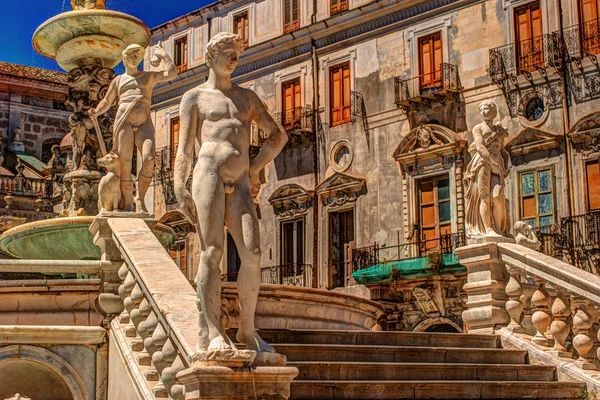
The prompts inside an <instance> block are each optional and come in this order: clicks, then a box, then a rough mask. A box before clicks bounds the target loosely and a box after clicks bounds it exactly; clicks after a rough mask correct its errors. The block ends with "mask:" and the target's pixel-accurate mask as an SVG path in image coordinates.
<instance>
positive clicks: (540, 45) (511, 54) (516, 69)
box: [489, 34, 561, 82]
mask: <svg viewBox="0 0 600 400" xmlns="http://www.w3.org/2000/svg"><path fill="white" fill-rule="evenodd" d="M560 53H561V46H560V44H559V43H558V42H557V41H556V40H555V37H554V36H553V35H548V34H544V35H540V36H536V37H533V38H529V39H525V40H521V41H520V42H517V43H511V44H507V45H504V46H500V47H496V48H494V49H490V51H489V64H490V77H491V78H492V80H493V81H494V82H500V81H502V80H504V79H506V78H514V77H516V76H518V75H522V74H525V75H530V74H531V73H532V72H534V71H540V70H542V71H544V70H545V68H547V67H552V66H556V65H557V63H558V62H559V61H560V60H559V57H560Z"/></svg>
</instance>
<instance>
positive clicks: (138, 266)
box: [90, 213, 298, 400]
mask: <svg viewBox="0 0 600 400" xmlns="http://www.w3.org/2000/svg"><path fill="white" fill-rule="evenodd" d="M115 214H119V213H115ZM143 218H144V216H143V215H140V216H137V218H135V217H133V218H131V217H126V216H115V217H97V218H96V219H95V220H94V222H93V224H92V226H91V227H90V230H91V231H92V233H93V234H94V243H95V244H96V245H98V246H99V247H100V248H101V253H102V259H103V260H111V261H113V262H114V261H116V260H119V259H121V260H122V264H121V266H120V268H119V269H118V272H117V274H116V275H114V274H105V275H103V276H102V281H103V293H102V294H100V296H99V298H98V305H99V308H100V309H102V310H103V312H104V314H105V315H106V324H107V325H108V326H110V330H111V332H112V333H114V335H113V337H114V338H115V343H118V345H117V347H120V350H121V354H122V361H123V362H124V363H125V364H127V368H129V372H130V374H129V375H130V376H134V377H135V379H134V381H135V384H136V385H137V386H138V388H139V391H140V392H143V393H146V395H144V398H151V397H149V396H152V397H153V398H157V399H160V398H169V399H174V400H183V399H186V400H194V399H200V398H204V396H206V395H207V393H209V392H210V395H211V398H215V399H216V398H222V399H226V398H227V399H228V398H232V397H236V398H238V397H239V398H240V399H246V398H248V399H249V398H250V397H252V396H250V394H253V393H256V394H257V395H258V397H259V398H263V395H266V394H267V393H277V394H278V395H280V394H281V396H280V397H277V396H275V397H276V398H287V397H289V390H290V389H289V388H290V381H291V380H292V379H293V378H294V377H295V376H296V375H297V374H298V370H297V369H296V368H293V367H285V366H255V365H253V366H252V369H250V368H248V367H243V366H240V367H239V368H238V367H234V366H229V365H213V364H210V365H206V363H203V362H199V360H198V355H197V348H198V344H199V340H200V335H199V326H198V321H199V311H198V308H197V304H196V293H195V291H194V289H193V288H192V286H191V285H190V283H189V282H188V281H187V279H186V278H185V277H184V276H183V274H181V272H180V271H179V269H178V268H177V266H176V265H175V264H174V263H173V261H172V260H171V258H170V257H169V255H168V254H167V253H166V252H165V251H164V249H163V247H162V245H161V244H160V242H159V241H158V240H157V239H156V237H155V235H154V234H153V233H152V230H151V227H152V225H153V224H155V223H156V221H155V220H153V219H150V218H146V219H143ZM121 333H123V335H121ZM123 347H129V349H125V351H123V350H124V349H123ZM123 362H122V363H123ZM134 363H135V364H137V365H135V364H134ZM209 363H212V361H211V362H209ZM117 364H118V363H117ZM117 364H115V365H114V368H113V369H112V370H113V371H114V370H117V369H118V368H120V367H121V366H120V365H117ZM132 364H133V365H132ZM236 365H237V364H236ZM110 371H111V368H110V363H109V382H110V380H111V375H110ZM114 378H115V379H119V377H114ZM144 380H145V381H146V382H143V381H144ZM140 381H142V382H140ZM215 385H216V386H215ZM111 390H112V391H113V392H111ZM120 390H121V388H119V387H118V386H117V385H111V384H110V383H109V393H108V398H123V393H122V392H120ZM238 395H240V396H241V397H240V396H238ZM275 397H274V398H275ZM252 398H254V397H252Z"/></svg>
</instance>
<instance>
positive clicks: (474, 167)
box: [464, 100, 510, 239]
mask: <svg viewBox="0 0 600 400" xmlns="http://www.w3.org/2000/svg"><path fill="white" fill-rule="evenodd" d="M479 112H480V114H481V117H482V118H483V122H481V123H480V124H477V125H475V127H473V143H472V144H471V145H470V146H469V153H470V154H471V162H469V165H467V168H466V170H465V176H464V185H465V201H466V212H465V225H466V234H467V237H468V238H471V239H473V238H476V239H477V238H482V237H488V238H489V237H502V236H504V237H507V236H509V229H510V218H509V214H508V207H507V204H508V202H507V199H506V194H505V193H506V181H505V177H506V170H505V168H504V159H503V156H502V148H503V145H504V144H503V143H504V139H505V137H506V136H507V135H508V133H507V131H506V130H505V129H504V128H503V127H502V126H501V125H500V124H494V119H495V118H496V116H497V115H498V109H497V107H496V104H495V103H494V102H493V101H491V100H485V101H483V102H482V103H481V104H480V105H479Z"/></svg>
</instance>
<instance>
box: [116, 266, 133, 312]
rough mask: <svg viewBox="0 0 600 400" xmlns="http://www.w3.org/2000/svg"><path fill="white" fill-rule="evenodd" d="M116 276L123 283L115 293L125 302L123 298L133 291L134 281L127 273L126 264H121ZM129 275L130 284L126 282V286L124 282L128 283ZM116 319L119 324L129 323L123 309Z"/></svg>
mask: <svg viewBox="0 0 600 400" xmlns="http://www.w3.org/2000/svg"><path fill="white" fill-rule="evenodd" d="M117 275H118V276H119V279H121V281H123V283H122V284H121V285H119V288H118V289H117V293H118V294H119V297H121V299H122V300H125V298H126V297H128V296H129V295H130V294H131V290H132V289H133V285H134V284H135V280H134V279H133V275H132V274H131V272H129V269H128V268H127V264H125V263H123V264H122V265H121V267H120V268H119V271H118V273H117ZM130 275H131V278H130V279H129V281H130V282H128V284H127V285H126V282H127V281H128V279H127V278H128V277H129V276H130ZM118 318H119V322H120V323H121V324H127V323H129V321H130V320H129V313H128V312H127V310H126V309H125V308H123V311H122V312H121V314H120V315H119V317H118Z"/></svg>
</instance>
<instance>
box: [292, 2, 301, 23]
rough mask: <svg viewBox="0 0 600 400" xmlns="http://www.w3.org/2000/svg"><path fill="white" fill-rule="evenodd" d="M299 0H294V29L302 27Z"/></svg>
mask: <svg viewBox="0 0 600 400" xmlns="http://www.w3.org/2000/svg"><path fill="white" fill-rule="evenodd" d="M298 1H299V0H292V29H298V28H300V18H299V14H300V12H299V10H298Z"/></svg>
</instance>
